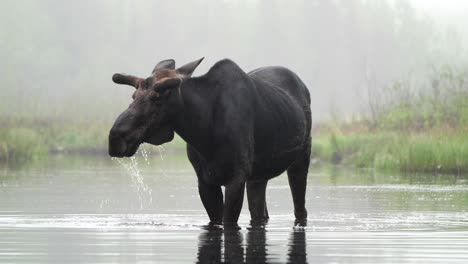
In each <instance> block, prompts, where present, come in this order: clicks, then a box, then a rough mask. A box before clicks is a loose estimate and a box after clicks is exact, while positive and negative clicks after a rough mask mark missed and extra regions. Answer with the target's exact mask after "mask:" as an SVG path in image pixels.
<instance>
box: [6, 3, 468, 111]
mask: <svg viewBox="0 0 468 264" xmlns="http://www.w3.org/2000/svg"><path fill="white" fill-rule="evenodd" d="M418 2H419V3H418ZM420 2H421V1H398V0H394V1H385V0H381V1H378V0H372V1H359V0H354V1H347V0H346V1H345V0H342V1H338V0H336V1H331V0H330V1H324V0H320V1H318V0H316V1H313V0H294V1H291V0H288V1H286V0H284V1H271V0H249V1H247V0H239V1H234V0H231V1H227V0H225V1H218V0H195V1H149V0H148V1H132V0H121V1H111V0H108V1H104V0H101V1H91V0H88V1H60V0H42V1H35V0H30V1H28V0H21V1H13V0H11V1H1V3H0V47H1V49H0V86H1V88H0V96H1V104H0V115H2V116H28V117H57V118H76V119H98V120H111V119H112V118H115V117H116V116H117V115H118V114H119V113H120V111H121V110H123V109H124V108H125V107H126V106H127V105H128V104H129V103H130V101H131V93H132V88H129V87H125V86H119V85H115V84H113V83H112V81H111V76H112V74H113V73H115V72H126V73H131V74H135V75H139V76H142V77H146V76H149V74H150V73H151V70H152V69H153V67H154V65H155V64H156V63H157V62H159V61H160V60H163V59H168V58H173V59H175V60H176V62H177V64H178V65H182V64H184V63H186V62H189V61H192V60H195V59H198V58H200V57H205V60H204V61H203V63H202V64H201V65H200V67H199V68H198V69H197V71H196V72H195V76H197V75H202V74H204V73H205V72H206V71H207V70H208V69H209V68H210V67H211V66H212V65H213V64H214V63H215V62H216V61H218V60H220V59H223V58H230V59H232V60H234V61H235V62H236V63H237V64H238V65H239V66H240V67H241V68H242V69H243V70H245V71H250V70H253V69H255V68H257V67H261V66H267V65H282V66H286V67H288V68H290V69H291V70H293V71H295V72H296V73H297V74H298V75H299V76H300V77H301V78H302V79H303V80H304V82H305V83H306V84H307V86H308V87H309V89H310V91H311V96H312V111H313V117H314V119H315V120H326V119H328V118H330V117H331V116H333V115H338V116H340V117H342V118H349V117H350V116H352V115H360V114H363V113H367V112H368V111H369V109H368V103H367V97H368V96H371V95H372V92H373V90H376V89H381V88H382V87H386V86H388V85H389V84H391V83H392V81H395V80H400V79H411V81H413V82H414V83H415V87H417V88H421V89H424V83H425V82H426V80H427V78H426V76H428V75H430V74H431V72H433V71H434V69H437V68H439V67H444V66H445V65H449V66H451V67H463V68H466V67H467V65H468V61H467V59H468V54H467V48H466V35H467V32H466V30H467V29H466V28H464V27H463V25H467V24H468V19H467V18H466V17H468V16H465V17H463V14H467V13H468V6H467V5H466V4H463V5H461V2H462V1H460V2H458V3H457V2H456V1H442V0H440V1H439V2H443V3H447V5H449V6H451V8H450V9H447V10H456V11H457V12H450V11H447V12H445V11H443V9H440V8H437V6H435V7H436V8H433V7H434V6H433V7H431V6H430V4H421V3H420ZM429 2H434V1H429ZM434 3H435V2H434Z"/></svg>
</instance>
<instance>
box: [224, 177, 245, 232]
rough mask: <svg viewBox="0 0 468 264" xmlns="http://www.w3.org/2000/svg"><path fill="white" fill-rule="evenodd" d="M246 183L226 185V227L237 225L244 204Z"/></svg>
mask: <svg viewBox="0 0 468 264" xmlns="http://www.w3.org/2000/svg"><path fill="white" fill-rule="evenodd" d="M244 189H245V182H242V183H239V182H234V183H230V184H228V185H226V191H225V192H226V193H225V201H224V215H223V220H224V225H236V224H237V220H238V219H239V215H240V212H241V209H242V203H243V202H244Z"/></svg>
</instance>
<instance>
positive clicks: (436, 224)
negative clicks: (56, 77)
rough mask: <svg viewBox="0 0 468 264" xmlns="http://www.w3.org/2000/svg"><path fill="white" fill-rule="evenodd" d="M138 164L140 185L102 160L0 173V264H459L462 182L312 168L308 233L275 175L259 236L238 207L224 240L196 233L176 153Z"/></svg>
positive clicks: (219, 234)
mask: <svg viewBox="0 0 468 264" xmlns="http://www.w3.org/2000/svg"><path fill="white" fill-rule="evenodd" d="M137 160H138V163H139V165H138V167H137V168H138V169H139V170H140V172H139V176H140V177H131V176H130V175H129V172H128V171H127V170H126V169H125V168H124V167H122V166H121V165H120V164H119V163H118V162H117V161H111V160H110V158H108V157H105V156H94V157H89V156H88V157H76V156H75V157H67V156H56V157H52V158H50V159H49V160H48V161H47V162H46V163H42V164H36V165H34V166H29V167H27V168H21V169H1V170H0V263H116V262H120V263H155V262H156V263H168V262H170V263H194V262H198V263H218V262H229V263H241V262H247V263H264V262H267V263H316V262H318V263H325V262H344V263H352V262H355V263H383V262H395V263H430V262H440V263H451V262H459V263H468V177H467V176H437V175H407V176H405V175H397V174H375V173H373V172H371V171H363V170H353V169H346V168H320V169H319V168H315V167H314V166H312V168H311V170H310V172H309V182H308V193H307V207H308V210H309V218H308V224H307V227H304V228H300V227H294V217H293V213H292V199H291V195H290V191H289V187H288V184H287V177H285V175H282V176H280V177H278V178H276V179H274V180H272V181H270V183H269V185H268V189H267V202H268V207H269V212H270V222H269V224H268V225H267V226H266V227H265V228H264V229H262V228H250V227H249V214H248V210H247V203H246V200H245V201H244V209H243V211H242V215H241V218H240V222H239V224H240V226H241V230H238V231H236V230H231V231H223V230H220V229H213V228H212V229H209V228H206V227H205V224H206V223H207V222H208V218H207V216H206V214H205V211H204V209H203V207H202V204H201V201H200V199H199V197H198V191H197V182H196V176H195V174H194V171H193V170H192V168H191V166H190V164H189V163H188V161H187V159H186V157H185V155H184V154H183V153H176V154H165V155H164V159H161V158H160V157H159V156H158V155H155V156H150V164H147V162H146V161H145V159H144V158H143V157H142V156H140V157H139V158H138V159H137ZM134 168H135V167H131V168H130V169H134ZM133 173H134V172H133Z"/></svg>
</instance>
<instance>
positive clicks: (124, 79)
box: [112, 73, 141, 88]
mask: <svg viewBox="0 0 468 264" xmlns="http://www.w3.org/2000/svg"><path fill="white" fill-rule="evenodd" d="M140 80H141V79H140V78H138V77H136V76H133V75H127V74H121V73H116V74H114V75H112V81H113V82H115V83H117V84H126V85H131V86H133V87H135V88H137V87H138V82H139V81H140Z"/></svg>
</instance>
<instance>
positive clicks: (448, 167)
mask: <svg viewBox="0 0 468 264" xmlns="http://www.w3.org/2000/svg"><path fill="white" fill-rule="evenodd" d="M312 153H313V157H314V158H315V159H317V160H319V161H323V162H327V163H333V164H345V165H352V166H356V167H360V168H372V169H378V170H386V171H399V172H405V173H413V172H426V173H450V174H462V173H468V140H467V139H466V136H464V135H463V133H456V134H440V133H436V132H426V133H408V132H377V133H375V132H374V133H353V134H348V135H346V134H340V135H337V134H334V133H331V134H329V135H324V134H322V135H319V136H317V137H316V138H315V139H314V143H313V150H312Z"/></svg>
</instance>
